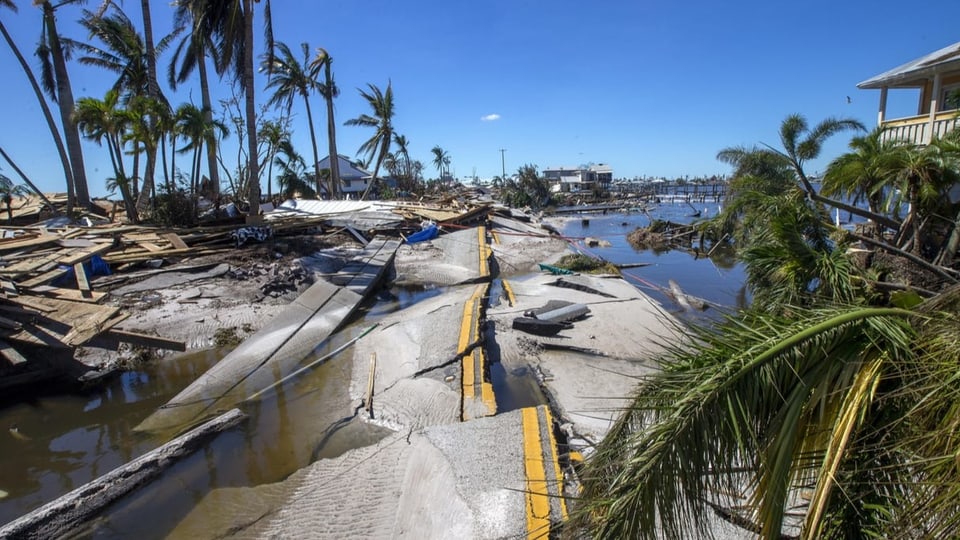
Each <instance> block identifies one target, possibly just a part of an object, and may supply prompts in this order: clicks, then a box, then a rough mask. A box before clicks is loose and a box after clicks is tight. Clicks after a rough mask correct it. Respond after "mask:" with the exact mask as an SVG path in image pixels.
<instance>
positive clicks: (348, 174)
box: [318, 155, 397, 198]
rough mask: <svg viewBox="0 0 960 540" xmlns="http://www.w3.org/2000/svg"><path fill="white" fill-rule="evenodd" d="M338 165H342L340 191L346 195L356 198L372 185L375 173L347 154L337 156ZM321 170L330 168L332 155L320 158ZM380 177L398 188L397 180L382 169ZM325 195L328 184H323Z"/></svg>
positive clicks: (387, 183) (382, 180)
mask: <svg viewBox="0 0 960 540" xmlns="http://www.w3.org/2000/svg"><path fill="white" fill-rule="evenodd" d="M337 157H338V161H337V163H338V165H339V167H340V191H341V193H343V194H344V195H345V196H348V197H353V198H356V197H358V196H360V194H362V193H363V191H364V190H366V189H367V186H368V185H370V181H371V180H372V179H373V173H371V172H370V171H368V170H366V169H364V168H363V167H361V166H360V164H359V163H355V162H353V161H351V160H350V158H348V157H347V156H343V155H340V156H337ZM318 165H319V167H320V170H321V171H323V170H324V169H326V170H328V171H329V170H330V156H326V157H324V158H323V159H321V160H320V163H318ZM378 178H379V179H380V181H381V182H384V183H385V184H386V185H388V186H390V187H391V188H396V186H397V183H396V180H394V179H393V178H391V177H390V176H389V175H387V174H385V173H384V171H382V170H381V172H380V174H379V175H378ZM321 189H322V190H323V195H327V193H326V186H322V188H321Z"/></svg>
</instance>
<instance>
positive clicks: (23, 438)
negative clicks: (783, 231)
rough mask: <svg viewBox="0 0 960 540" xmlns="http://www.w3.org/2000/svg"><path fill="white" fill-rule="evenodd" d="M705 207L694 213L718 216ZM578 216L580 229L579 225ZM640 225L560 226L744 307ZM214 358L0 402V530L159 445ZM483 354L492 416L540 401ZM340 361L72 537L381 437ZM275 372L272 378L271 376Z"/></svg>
mask: <svg viewBox="0 0 960 540" xmlns="http://www.w3.org/2000/svg"><path fill="white" fill-rule="evenodd" d="M708 205H709V203H708ZM713 206H714V208H709V207H705V208H702V209H701V212H704V211H706V212H705V213H706V214H710V213H711V212H715V211H716V210H717V209H716V207H715V206H716V205H715V204H714V205H713ZM689 213H691V209H690V207H689V206H687V205H686V204H663V205H660V207H659V208H657V209H655V210H652V211H651V215H652V217H654V218H659V219H670V220H673V221H677V222H682V221H689V218H687V217H686V215H687V214H689ZM583 217H585V218H587V219H588V220H589V224H585V223H584V222H582V221H581V218H583ZM647 224H648V217H647V216H646V215H644V214H639V213H628V214H608V215H588V216H577V218H576V219H571V220H570V221H569V222H567V223H566V225H565V227H564V234H566V235H567V236H570V237H586V236H592V237H596V238H602V239H606V240H609V241H610V242H611V243H612V244H613V245H612V247H608V248H593V249H591V250H590V251H591V252H593V253H594V254H596V255H599V256H601V257H603V258H604V259H607V260H609V261H610V262H614V263H638V262H644V263H650V265H649V266H644V267H641V268H633V269H628V270H625V271H624V272H625V274H627V276H628V278H629V279H630V280H631V282H632V283H634V284H635V285H636V286H638V287H639V288H640V289H641V290H643V291H644V292H646V293H648V294H650V295H651V296H652V297H653V298H654V300H656V301H658V302H660V303H661V304H663V305H664V306H665V307H666V308H667V309H668V310H670V311H674V312H678V311H679V307H678V306H676V305H675V304H674V303H673V301H672V300H671V299H670V298H669V297H668V296H667V295H665V294H663V293H662V290H663V289H664V288H666V287H667V280H668V279H673V280H675V281H676V282H677V283H678V284H679V285H680V286H681V287H682V288H683V289H684V291H685V292H687V293H688V294H691V295H694V296H698V297H701V298H704V299H706V300H708V301H710V302H713V303H715V304H719V305H723V306H729V307H731V308H733V307H736V306H738V305H742V304H743V302H745V301H746V295H745V293H744V292H743V287H742V284H743V272H742V269H741V268H740V267H739V266H738V265H736V264H734V263H733V262H732V261H731V260H729V259H724V258H722V257H715V258H714V259H713V260H710V259H699V260H696V259H694V257H693V256H692V255H690V254H687V253H684V252H663V253H654V252H651V251H637V250H635V249H634V248H632V247H631V246H630V245H629V244H628V243H627V242H626V234H627V233H629V232H630V231H632V230H633V229H634V228H636V227H638V226H645V225H647ZM500 291H501V288H500V284H499V280H494V283H493V285H492V287H491V293H490V299H491V302H492V303H496V302H498V301H500V295H501V292H500ZM442 292H443V289H442V288H426V289H416V288H398V287H393V288H391V289H389V290H387V289H385V290H383V291H381V292H380V293H379V294H378V295H376V296H375V297H374V298H373V299H371V300H370V301H368V302H367V303H366V304H365V305H364V306H363V309H362V310H361V313H360V315H359V316H358V317H357V320H356V322H354V323H352V324H351V325H350V326H348V327H347V328H346V329H344V330H343V331H341V332H340V333H338V334H337V335H336V336H334V337H333V338H331V339H330V340H329V341H328V342H326V343H322V344H320V345H319V346H318V347H317V349H316V350H315V351H314V352H313V354H312V355H311V357H309V358H307V359H304V361H303V362H302V363H301V365H306V364H307V363H309V362H310V361H312V360H313V359H317V358H320V357H322V356H324V355H326V354H327V353H329V352H330V351H332V350H334V349H335V348H337V347H338V346H339V345H341V344H343V343H345V342H347V341H348V340H350V339H351V338H353V337H354V336H357V335H359V334H360V333H361V332H363V331H364V330H365V329H367V328H368V327H369V326H370V325H371V324H373V323H374V322H376V321H378V320H379V319H381V318H383V317H384V316H386V315H388V314H390V313H393V312H395V311H398V310H400V309H403V308H404V307H407V306H409V305H412V304H414V303H416V302H419V301H422V300H424V299H426V298H428V297H431V296H434V295H438V294H442ZM712 311H713V312H717V310H716V309H713V310H712ZM709 312H711V310H708V313H709ZM698 317H702V315H693V318H694V320H696V319H697V318H698ZM490 331H492V330H490V329H488V332H490ZM488 342H489V340H488ZM222 354H223V353H217V352H215V351H206V352H202V353H199V354H191V355H184V356H180V357H178V358H171V359H164V360H162V361H158V362H153V363H149V364H146V365H143V366H142V367H140V368H139V369H137V370H135V371H130V372H126V373H124V374H122V375H121V376H119V377H117V378H116V379H114V380H112V381H111V382H110V383H109V384H107V385H106V386H105V387H101V388H98V389H96V390H94V391H91V392H89V393H86V394H76V395H50V396H38V397H36V398H35V399H33V400H32V401H29V402H21V403H17V404H14V405H7V406H4V405H2V404H0V460H2V463H3V466H2V467H0V523H6V522H8V521H11V520H13V519H15V518H17V517H19V516H20V515H22V514H24V513H26V512H29V511H31V510H33V509H35V508H37V507H39V506H41V505H42V504H44V503H45V502H48V501H51V500H53V499H55V498H57V497H58V496H60V495H63V494H64V493H67V492H69V491H70V490H72V489H75V488H77V487H79V486H81V485H82V484H84V483H86V482H88V481H90V480H92V479H94V478H96V477H98V476H100V475H102V474H104V473H106V472H108V471H110V470H112V469H113V468H115V467H117V466H120V465H122V464H124V463H126V462H128V461H130V460H131V459H134V458H136V457H138V456H140V455H142V454H144V453H145V452H147V451H149V450H151V449H153V448H155V447H157V446H159V444H161V443H162V442H163V441H157V440H154V439H151V437H150V436H148V435H145V434H142V433H134V432H133V427H134V426H136V425H137V424H139V423H140V422H141V421H142V420H143V419H144V418H146V417H147V416H149V415H150V413H152V412H153V411H154V410H155V409H156V408H157V407H159V406H160V405H162V404H164V403H166V402H167V401H168V400H169V399H170V398H171V397H173V396H174V395H175V394H176V393H178V392H179V391H180V390H181V389H183V388H184V387H186V386H187V385H188V384H189V383H190V382H192V381H193V380H195V379H196V378H197V377H198V376H199V375H200V374H202V373H203V372H204V371H206V369H208V368H209V367H210V366H211V365H213V363H215V362H216V361H217V359H218V355H219V356H222ZM490 356H491V360H492V361H494V363H493V365H492V366H491V375H492V378H493V386H494V389H495V392H496V395H497V402H498V403H497V404H498V410H500V411H509V410H513V409H517V408H520V407H525V406H529V405H536V404H539V403H543V402H544V397H543V396H542V395H541V393H540V390H539V388H538V386H537V384H536V380H535V378H534V377H533V375H532V373H530V372H529V370H523V369H520V370H514V371H511V372H506V371H505V370H504V369H503V367H502V366H501V365H500V364H499V363H496V362H495V360H496V358H497V355H496V351H495V350H494V351H491V355H490ZM348 357H349V351H348V352H347V355H340V356H336V357H333V358H331V359H330V360H329V361H327V362H325V363H323V364H321V365H319V366H318V367H316V368H315V369H312V370H310V371H308V372H307V373H304V374H303V375H301V376H299V377H297V378H294V379H292V380H290V381H288V382H286V383H284V384H282V385H280V386H278V387H277V389H276V390H273V391H270V392H267V393H265V394H264V395H263V396H262V397H261V398H259V399H257V400H254V401H250V402H247V403H244V404H243V405H242V406H241V408H242V409H243V410H244V412H246V413H247V414H248V415H249V418H248V419H247V420H246V421H245V422H244V423H243V424H241V425H240V426H239V427H237V428H234V429H232V430H230V431H228V432H225V433H223V434H221V435H220V436H218V437H216V438H215V439H214V440H213V441H212V442H211V443H209V444H208V445H206V447H205V448H204V450H203V451H200V452H196V453H194V454H193V455H191V456H189V457H187V458H185V459H183V460H182V461H180V462H178V463H177V464H176V465H174V466H173V467H171V468H170V469H168V470H167V471H166V472H165V473H164V474H163V475H162V476H161V477H160V478H159V479H158V480H156V481H154V482H152V483H151V484H149V485H148V486H146V487H143V488H141V489H139V490H138V491H136V492H134V493H133V494H132V495H130V496H127V497H125V498H124V499H122V500H121V501H120V502H118V503H117V504H116V505H114V506H112V507H110V508H109V510H108V511H107V512H106V513H105V514H104V515H103V516H101V517H100V518H98V519H96V520H95V521H94V522H93V523H90V524H88V527H87V528H86V529H85V530H84V531H80V533H79V534H78V536H79V537H83V538H98V539H99V538H127V537H142V538H158V537H164V536H167V535H168V534H170V532H171V531H172V530H173V528H174V527H175V526H176V525H177V523H178V522H180V521H181V520H182V519H183V517H184V516H186V515H187V514H188V513H189V512H190V510H191V509H193V508H194V507H195V506H196V505H197V504H198V503H199V502H200V501H201V500H202V499H203V498H204V497H205V496H207V495H208V494H209V493H210V492H211V491H212V490H214V489H218V488H224V487H241V486H257V485H263V484H268V483H273V482H277V481H280V480H283V479H284V478H286V477H287V476H289V475H290V474H292V473H293V472H295V471H297V470H298V469H300V468H302V467H304V466H306V465H308V464H309V463H311V462H313V461H315V460H317V459H321V458H330V457H335V456H338V455H340V454H342V453H343V452H346V451H347V450H349V449H352V448H357V447H361V446H366V445H369V444H372V443H374V442H375V441H377V440H379V439H380V438H382V437H384V436H386V435H387V431H386V430H385V429H383V428H378V427H376V426H372V425H370V424H369V423H366V422H362V421H359V420H358V419H356V418H355V416H354V413H355V411H352V410H350V409H349V399H348V397H347V388H348V387H349V381H350V377H351V373H350V369H351V366H352V362H351V361H347V360H346V359H347V358H348ZM284 375H287V374H286V373H276V374H275V379H276V380H279V379H280V378H282V377H283V376H284Z"/></svg>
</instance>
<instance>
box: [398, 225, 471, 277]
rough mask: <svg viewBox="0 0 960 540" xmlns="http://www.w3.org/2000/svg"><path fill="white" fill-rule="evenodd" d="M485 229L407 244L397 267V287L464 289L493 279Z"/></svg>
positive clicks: (465, 231) (402, 249) (448, 234)
mask: <svg viewBox="0 0 960 540" xmlns="http://www.w3.org/2000/svg"><path fill="white" fill-rule="evenodd" d="M489 258H490V249H489V247H488V246H487V241H486V228H484V227H473V228H470V229H461V230H458V231H455V232H451V233H447V234H444V235H442V236H440V237H438V238H435V239H433V240H431V241H429V242H419V243H416V244H412V245H411V244H404V245H403V247H401V248H400V252H399V256H398V257H397V261H396V264H395V267H396V270H397V277H396V283H397V284H399V285H405V284H417V285H423V284H435V285H463V284H466V283H478V282H481V281H486V280H489V279H490V268H489V265H488V260H489Z"/></svg>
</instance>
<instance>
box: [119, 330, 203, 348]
mask: <svg viewBox="0 0 960 540" xmlns="http://www.w3.org/2000/svg"><path fill="white" fill-rule="evenodd" d="M103 337H105V338H107V339H115V340H117V341H122V342H124V343H131V344H133V345H140V346H142V347H154V348H157V349H167V350H170V351H180V352H183V351H186V350H187V344H186V343H184V342H183V341H177V340H173V339H166V338H162V337H159V336H151V335H148V334H141V333H139V332H131V331H129V330H120V329H118V328H113V329H111V330H108V331H107V332H105V333H104V334H103Z"/></svg>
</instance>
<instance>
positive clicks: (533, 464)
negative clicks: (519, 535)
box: [521, 407, 550, 539]
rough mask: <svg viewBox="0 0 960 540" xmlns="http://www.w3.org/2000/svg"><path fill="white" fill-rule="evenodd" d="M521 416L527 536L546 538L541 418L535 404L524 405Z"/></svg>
mask: <svg viewBox="0 0 960 540" xmlns="http://www.w3.org/2000/svg"><path fill="white" fill-rule="evenodd" d="M521 413H522V415H523V416H522V418H523V465H524V471H525V473H526V475H527V495H526V508H527V538H530V539H532V538H547V537H549V535H550V498H549V495H548V493H547V477H546V471H545V470H544V468H543V466H544V463H543V453H542V451H541V441H540V421H539V420H538V418H537V409H536V408H535V407H526V408H524V409H523V410H522V411H521Z"/></svg>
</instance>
